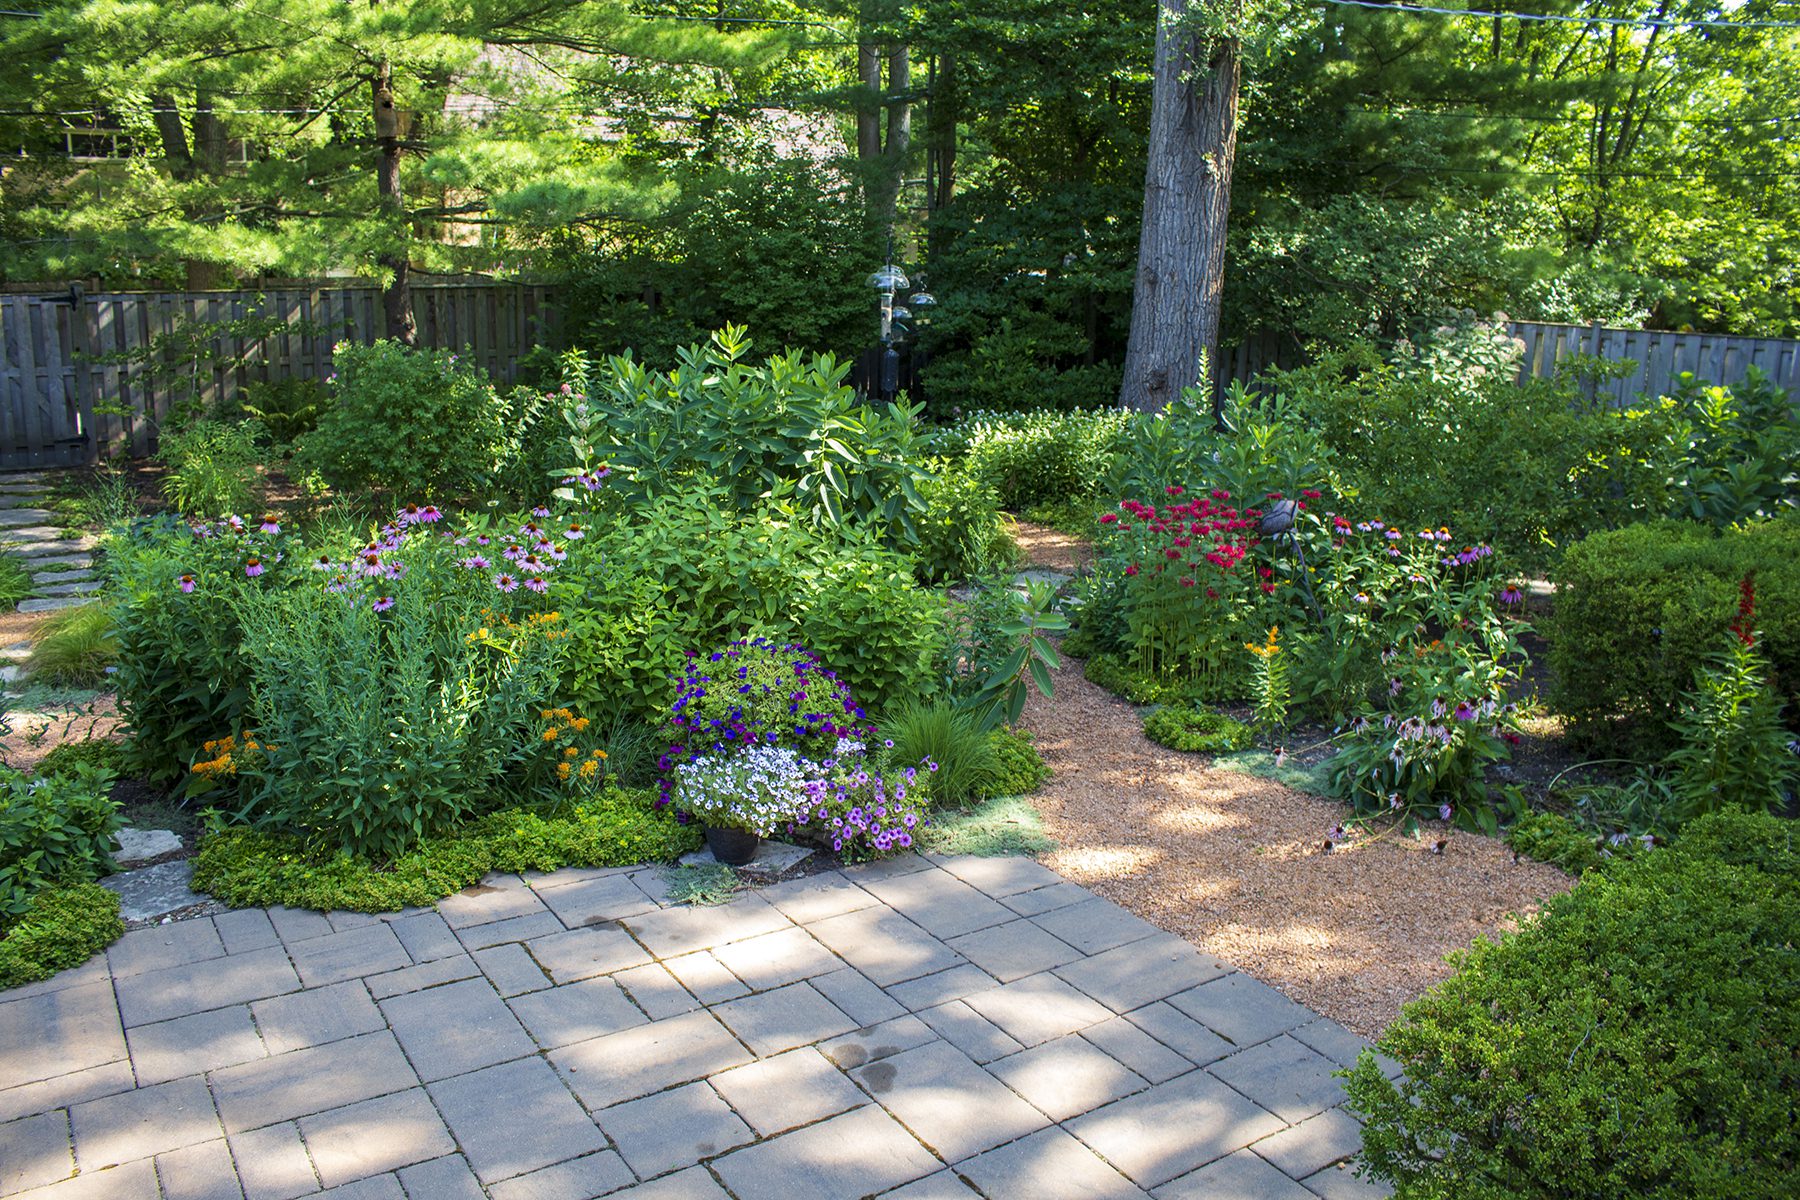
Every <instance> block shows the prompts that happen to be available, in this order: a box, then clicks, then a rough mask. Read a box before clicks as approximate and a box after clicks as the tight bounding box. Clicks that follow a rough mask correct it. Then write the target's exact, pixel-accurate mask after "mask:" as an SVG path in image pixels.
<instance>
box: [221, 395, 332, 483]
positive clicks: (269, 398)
mask: <svg viewBox="0 0 1800 1200" xmlns="http://www.w3.org/2000/svg"><path fill="white" fill-rule="evenodd" d="M325 404H326V392H325V388H324V386H323V385H322V384H320V382H319V381H318V380H316V379H301V378H298V377H290V378H287V379H271V380H257V381H255V382H252V383H247V384H245V385H244V400H243V404H242V405H241V406H240V407H242V409H243V411H244V414H245V415H246V416H248V417H250V418H251V419H252V420H253V421H254V422H255V423H256V425H258V426H260V427H261V429H262V430H263V431H264V432H266V433H267V435H268V438H269V441H270V442H271V443H273V444H274V445H276V446H291V445H293V444H294V443H295V442H296V441H298V440H299V439H300V438H301V437H303V436H305V435H306V434H308V433H311V432H312V431H313V430H314V429H315V428H317V427H318V424H319V417H320V415H321V414H322V412H323V411H324V408H325ZM218 511H220V512H233V511H235V509H233V508H229V507H227V508H223V509H220V510H218Z"/></svg>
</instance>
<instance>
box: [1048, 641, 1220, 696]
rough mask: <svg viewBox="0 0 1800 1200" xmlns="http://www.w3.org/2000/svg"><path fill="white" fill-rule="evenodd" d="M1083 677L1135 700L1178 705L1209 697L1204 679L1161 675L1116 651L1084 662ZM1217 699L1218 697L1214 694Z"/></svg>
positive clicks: (1115, 693)
mask: <svg viewBox="0 0 1800 1200" xmlns="http://www.w3.org/2000/svg"><path fill="white" fill-rule="evenodd" d="M1081 674H1082V677H1083V678H1085V679H1086V680H1087V681H1088V682H1089V683H1091V684H1093V685H1094V686H1095V687H1100V688H1105V689H1106V690H1107V691H1109V692H1111V693H1112V694H1113V695H1115V696H1117V697H1119V698H1120V699H1121V700H1128V701H1130V702H1131V703H1133V704H1163V705H1179V704H1183V703H1186V702H1190V701H1191V702H1195V703H1198V702H1200V701H1202V700H1205V699H1206V698H1207V688H1206V685H1205V682H1204V681H1202V680H1193V679H1160V678H1158V677H1156V676H1154V675H1150V674H1147V673H1145V672H1144V671H1142V670H1140V669H1139V668H1137V667H1134V666H1132V665H1131V664H1130V663H1129V662H1127V661H1126V660H1125V659H1124V658H1122V657H1121V656H1119V655H1117V654H1110V653H1107V652H1105V651H1101V652H1098V653H1096V654H1094V655H1092V656H1091V657H1089V658H1088V660H1087V661H1086V662H1085V663H1084V664H1082V668H1081ZM1213 698H1214V699H1218V698H1219V697H1213Z"/></svg>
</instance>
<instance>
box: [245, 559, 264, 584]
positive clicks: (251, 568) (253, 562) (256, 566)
mask: <svg viewBox="0 0 1800 1200" xmlns="http://www.w3.org/2000/svg"><path fill="white" fill-rule="evenodd" d="M262 573H263V565H262V559H260V558H257V557H256V556H255V555H251V556H250V561H248V562H246V563H245V564H244V574H246V575H248V576H249V577H250V578H252V579H255V578H256V577H257V576H258V575H261V574H262Z"/></svg>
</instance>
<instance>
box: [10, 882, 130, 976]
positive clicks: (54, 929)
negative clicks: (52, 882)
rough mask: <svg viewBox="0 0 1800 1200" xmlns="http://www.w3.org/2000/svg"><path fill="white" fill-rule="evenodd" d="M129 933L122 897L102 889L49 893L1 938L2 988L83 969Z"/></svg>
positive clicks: (87, 886)
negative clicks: (122, 913) (121, 909)
mask: <svg viewBox="0 0 1800 1200" xmlns="http://www.w3.org/2000/svg"><path fill="white" fill-rule="evenodd" d="M124 932H125V923H124V922H123V921H121V920H119V898H118V897H117V896H116V895H114V894H113V893H112V892H109V891H107V890H106V889H105V888H103V887H101V886H100V885H99V884H97V883H78V884H75V885H74V886H72V887H57V888H46V889H44V890H43V891H41V892H38V893H37V894H36V895H35V896H33V897H32V898H31V907H30V908H29V909H28V910H27V911H26V913H25V915H24V916H22V917H20V918H19V920H18V921H17V922H15V923H14V924H13V925H12V926H10V927H9V928H8V929H7V932H6V936H5V937H4V938H0V988H10V987H18V986H19V985H20V984H22V983H36V982H37V981H38V980H40V979H48V978H50V977H51V976H52V975H54V974H56V973H57V972H58V971H66V970H68V969H69V968H70V967H79V966H80V965H81V964H82V963H84V962H86V961H87V960H88V959H90V958H92V957H93V956H94V955H96V954H98V953H100V951H102V950H104V949H106V948H107V947H108V946H110V945H112V944H113V942H114V941H116V940H117V939H118V938H119V937H120V936H122V935H123V934H124Z"/></svg>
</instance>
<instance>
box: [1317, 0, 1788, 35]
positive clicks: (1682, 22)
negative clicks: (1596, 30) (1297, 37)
mask: <svg viewBox="0 0 1800 1200" xmlns="http://www.w3.org/2000/svg"><path fill="white" fill-rule="evenodd" d="M1313 2H1314V3H1317V4H1335V5H1339V6H1341V7H1344V8H1368V9H1374V10H1376V11H1378V12H1396V13H1415V14H1426V13H1430V14H1434V15H1441V16H1449V17H1482V18H1494V19H1499V20H1512V21H1543V22H1555V23H1558V24H1563V25H1619V26H1625V27H1628V28H1632V29H1800V21H1723V20H1716V19H1712V18H1705V17H1695V18H1684V17H1576V16H1568V15H1566V14H1563V13H1527V12H1499V11H1495V10H1492V9H1482V8H1437V7H1434V6H1432V5H1429V4H1388V3H1385V2H1384V0H1313Z"/></svg>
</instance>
